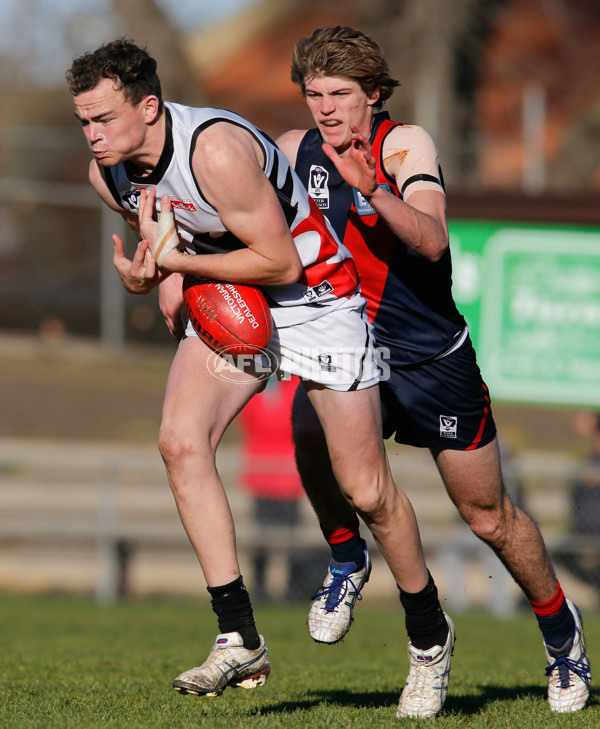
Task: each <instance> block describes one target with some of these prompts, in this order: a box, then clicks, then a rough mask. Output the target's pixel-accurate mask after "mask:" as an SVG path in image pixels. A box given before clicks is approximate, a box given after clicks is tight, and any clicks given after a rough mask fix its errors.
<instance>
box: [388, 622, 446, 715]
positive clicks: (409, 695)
mask: <svg viewBox="0 0 600 729" xmlns="http://www.w3.org/2000/svg"><path fill="white" fill-rule="evenodd" d="M444 616H445V618H446V620H447V622H448V628H449V630H448V638H447V639H446V644H445V645H444V646H441V645H435V646H433V648H429V649H428V650H424V651H422V650H419V649H418V648H415V647H414V646H413V645H412V643H409V644H408V658H409V662H410V669H409V672H408V677H407V679H406V685H405V686H404V689H403V691H402V694H401V695H400V701H399V702H398V711H396V716H397V717H399V718H401V717H404V716H414V717H419V718H425V717H428V716H435V715H436V714H437V713H438V712H439V711H440V710H441V708H442V707H443V705H444V701H446V696H447V694H448V682H449V680H450V663H451V661H452V652H453V651H454V641H455V640H456V631H455V629H454V623H453V622H452V619H451V618H450V616H449V615H446V613H444Z"/></svg>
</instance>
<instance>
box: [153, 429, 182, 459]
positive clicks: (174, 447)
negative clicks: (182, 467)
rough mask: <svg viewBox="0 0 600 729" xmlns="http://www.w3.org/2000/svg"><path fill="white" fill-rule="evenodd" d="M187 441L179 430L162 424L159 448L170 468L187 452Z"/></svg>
mask: <svg viewBox="0 0 600 729" xmlns="http://www.w3.org/2000/svg"><path fill="white" fill-rule="evenodd" d="M185 448H186V447H185V443H184V441H183V438H181V437H180V435H179V434H178V432H177V430H175V429H174V428H172V427H170V426H164V425H162V426H161V428H160V431H159V434H158V450H159V453H160V455H161V456H162V459H163V461H164V462H165V464H166V466H167V467H168V468H171V467H172V466H173V465H174V464H176V463H177V462H178V461H179V460H180V459H181V458H182V456H183V455H184V453H185Z"/></svg>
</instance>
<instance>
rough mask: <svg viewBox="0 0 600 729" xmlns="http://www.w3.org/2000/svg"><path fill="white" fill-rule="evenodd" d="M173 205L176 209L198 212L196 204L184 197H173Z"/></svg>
mask: <svg viewBox="0 0 600 729" xmlns="http://www.w3.org/2000/svg"><path fill="white" fill-rule="evenodd" d="M171 205H172V206H173V209H174V210H188V211H189V212H190V213H195V212H196V206H195V205H194V203H193V202H192V201H191V200H188V199H185V198H184V199H182V200H179V199H178V198H176V197H172V198H171Z"/></svg>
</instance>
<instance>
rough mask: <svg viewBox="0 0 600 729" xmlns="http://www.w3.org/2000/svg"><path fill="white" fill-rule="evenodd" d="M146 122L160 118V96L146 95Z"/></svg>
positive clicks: (150, 122) (143, 102) (144, 105)
mask: <svg viewBox="0 0 600 729" xmlns="http://www.w3.org/2000/svg"><path fill="white" fill-rule="evenodd" d="M142 106H143V109H144V116H145V121H146V124H152V122H155V121H156V120H157V119H158V115H159V112H160V101H159V99H158V96H146V98H145V99H144V100H143V101H142Z"/></svg>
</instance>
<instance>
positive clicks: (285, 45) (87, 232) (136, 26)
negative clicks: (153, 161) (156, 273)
mask: <svg viewBox="0 0 600 729" xmlns="http://www.w3.org/2000/svg"><path fill="white" fill-rule="evenodd" d="M338 23H340V24H348V25H357V26H359V27H361V28H363V29H365V30H366V31H367V32H370V33H371V34H372V35H373V36H374V37H375V38H376V39H377V40H378V41H379V43H380V45H381V46H382V48H383V50H384V52H385V54H386V56H387V58H388V60H389V62H390V66H391V68H392V71H393V73H394V75H395V76H396V77H397V78H398V79H399V80H400V81H401V84H402V85H401V86H400V88H399V89H398V90H397V91H396V93H395V94H394V96H393V97H392V99H391V100H390V101H389V102H388V105H387V108H388V109H389V111H390V113H391V115H392V117H393V118H396V119H399V120H403V121H407V122H413V123H417V124H421V125H423V126H424V127H425V128H426V129H428V131H429V132H430V133H431V134H432V136H433V137H434V139H435V141H436V143H437V145H438V148H439V150H440V158H441V162H442V167H443V171H444V176H445V179H446V183H447V186H448V195H449V212H450V213H452V205H451V203H452V200H453V198H457V197H458V196H462V197H463V198H464V196H465V195H469V196H471V197H472V196H473V195H475V196H479V195H482V194H485V193H487V194H488V195H491V196H492V197H493V198H494V199H495V198H496V197H498V198H499V197H502V196H503V195H504V196H505V195H512V196H517V197H518V199H519V200H521V201H527V200H538V201H540V202H541V203H542V206H543V200H544V196H545V195H546V194H549V193H552V194H554V193H560V194H561V195H567V196H569V197H568V198H567V199H572V200H577V199H580V198H582V197H586V196H587V197H588V198H589V197H590V195H595V193H596V192H597V190H598V186H599V185H600V174H599V165H598V161H599V160H600V154H598V151H599V150H598V145H599V144H600V135H599V134H598V127H599V126H600V99H599V94H598V83H597V79H598V78H599V77H600V6H599V5H598V3H597V1H596V0H570V1H569V2H566V0H444V2H439V1H438V0H403V1H402V2H400V1H398V0H372V2H370V3H364V2H358V1H357V0H329V2H328V3H326V4H324V3H322V2H320V1H319V0H262V1H260V0H222V2H221V3H220V4H219V5H218V6H217V7H215V4H214V3H212V2H210V3H209V2H208V1H206V2H205V1H204V0H203V1H202V2H193V1H188V2H185V1H184V0H180V2H178V3H176V2H174V0H96V2H92V1H91V0H70V1H69V2H67V1H66V0H60V1H57V2H52V1H51V0H19V2H17V0H14V1H13V0H6V2H4V3H3V4H2V7H0V61H1V63H0V89H1V91H2V97H3V103H2V107H1V109H0V232H1V235H0V263H1V264H2V266H1V268H0V292H1V293H0V329H3V328H4V329H8V330H23V329H24V330H26V331H31V330H38V329H44V330H45V331H49V332H56V331H60V328H61V326H63V327H64V328H65V329H66V330H68V331H69V332H72V333H75V334H85V335H91V336H97V334H98V332H100V330H101V329H102V321H101V319H102V313H101V312H100V311H99V306H98V301H99V298H100V296H101V288H102V286H103V283H102V281H101V277H99V276H98V271H99V270H100V269H101V268H102V265H103V264H102V261H101V260H99V240H102V241H103V242H104V245H105V255H109V254H110V250H109V251H108V254H106V245H108V246H110V232H112V230H109V228H110V226H111V225H112V223H111V219H107V218H106V217H104V218H102V216H101V213H100V208H99V206H98V204H97V200H96V198H95V195H94V194H93V193H92V191H91V190H90V189H89V185H88V184H87V168H88V164H89V152H88V150H87V149H86V145H85V142H84V139H83V135H82V134H81V131H80V129H79V128H78V125H77V123H76V121H75V120H74V118H73V111H72V100H71V98H70V96H69V93H68V90H67V88H66V84H65V81H64V72H65V70H66V68H67V67H68V66H69V65H70V63H71V60H72V58H73V57H74V56H76V55H79V54H80V53H82V52H84V51H86V50H91V49H93V48H96V47H97V46H98V45H100V44H101V43H103V42H106V41H108V40H111V39H113V38H115V37H119V36H128V37H131V38H133V39H134V40H135V41H136V42H138V43H140V44H142V45H146V46H147V47H148V49H149V50H150V52H151V53H152V54H153V55H154V56H155V57H156V58H157V60H158V63H159V73H160V76H161V79H162V82H163V87H164V95H165V97H166V98H168V99H172V100H176V101H180V102H183V103H187V104H197V105H210V106H217V107H224V108H230V109H233V110H234V111H238V112H239V113H241V114H243V115H245V116H246V117H248V118H249V119H250V120H251V121H253V122H255V123H256V124H258V125H259V126H260V127H261V128H262V129H263V130H264V131H266V132H267V133H268V134H270V135H271V136H273V137H274V136H277V135H278V134H280V133H281V132H283V131H285V130H287V129H289V128H292V127H302V126H305V125H309V124H310V119H309V117H308V112H307V111H306V109H305V105H304V102H303V100H302V99H301V98H300V95H299V93H298V90H297V88H295V87H294V86H293V85H292V84H291V82H290V80H289V61H290V55H291V51H292V47H293V44H294V42H295V41H296V40H297V39H298V38H300V37H301V36H303V35H306V34H308V33H310V32H311V31H312V30H313V29H314V28H315V27H317V26H319V25H332V24H338ZM474 204H475V205H477V203H474ZM464 209H465V208H464V206H463V208H461V210H464ZM114 220H115V223H114V224H115V225H116V224H117V223H118V221H117V219H116V217H115V218H114ZM104 265H110V262H108V264H107V263H106V261H105V263H104ZM32 289H33V290H34V292H35V295H34V296H31V295H29V296H24V292H25V291H28V293H29V294H31V291H32ZM115 296H116V295H115ZM109 298H110V297H109ZM123 306H125V307H127V312H126V324H125V335H126V336H127V337H132V338H134V339H140V340H142V341H144V340H146V339H149V340H150V341H157V342H165V341H168V335H166V333H165V332H164V327H163V325H162V322H161V321H160V317H159V316H158V315H157V311H156V306H155V302H154V301H153V300H152V297H150V298H148V299H144V300H143V301H141V300H140V299H139V298H135V297H133V298H131V297H129V298H128V299H127V301H126V303H125V304H123ZM106 316H111V317H112V318H113V319H114V314H105V317H106ZM57 323H58V327H57V326H56V325H57ZM48 325H49V326H48Z"/></svg>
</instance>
